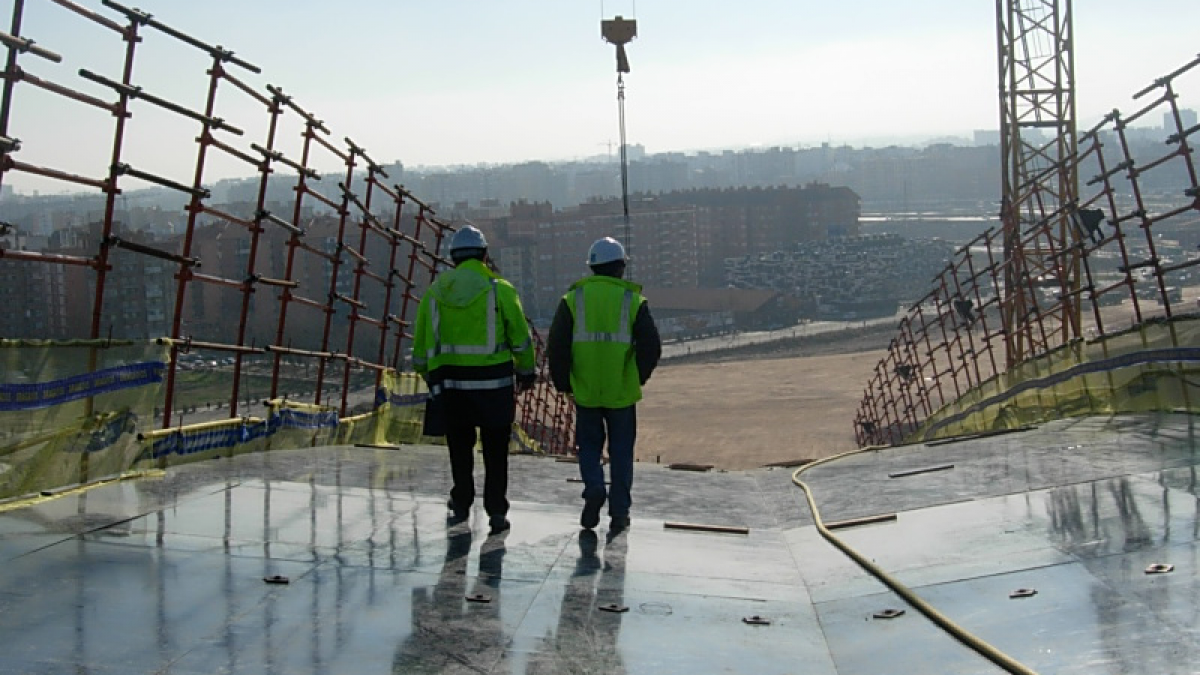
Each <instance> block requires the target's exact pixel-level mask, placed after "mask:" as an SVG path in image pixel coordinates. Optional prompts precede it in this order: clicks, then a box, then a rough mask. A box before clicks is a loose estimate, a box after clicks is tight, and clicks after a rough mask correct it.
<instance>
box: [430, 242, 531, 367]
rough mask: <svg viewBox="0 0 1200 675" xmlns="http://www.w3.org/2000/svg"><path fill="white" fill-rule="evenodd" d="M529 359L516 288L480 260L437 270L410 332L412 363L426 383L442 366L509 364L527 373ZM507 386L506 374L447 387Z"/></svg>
mask: <svg viewBox="0 0 1200 675" xmlns="http://www.w3.org/2000/svg"><path fill="white" fill-rule="evenodd" d="M534 357H535V354H534V347H533V338H532V336H531V335H530V332H529V323H528V322H527V321H526V320H525V311H524V310H523V309H522V307H521V301H520V299H519V298H518V297H517V291H516V289H515V288H513V286H512V284H510V283H508V282H507V281H505V280H504V279H501V278H500V277H499V276H497V275H496V274H495V273H494V272H492V271H491V270H490V269H488V268H487V266H485V265H484V264H483V263H482V262H480V261H478V260H465V261H463V262H462V263H460V264H459V265H458V266H457V267H455V268H454V269H451V270H447V271H445V272H442V273H441V274H439V275H438V277H437V279H436V280H435V281H434V283H433V285H432V286H430V288H429V290H428V291H426V293H425V295H424V296H422V298H421V304H420V306H419V307H418V308H417V320H416V324H415V327H414V330H413V351H412V363H413V369H414V370H416V371H417V372H418V373H419V374H421V375H422V376H424V377H426V379H427V380H428V379H430V378H429V377H428V376H429V375H430V374H434V373H436V371H437V370H438V369H439V368H442V367H443V366H496V365H501V364H506V363H509V362H514V366H515V370H516V372H517V373H519V374H527V373H532V372H534ZM435 379H437V378H435ZM511 384H513V378H512V376H511V374H509V375H508V376H506V377H498V378H492V379H488V380H486V381H484V380H478V381H466V382H462V383H455V382H451V383H446V386H447V387H448V388H454V389H498V388H500V387H503V386H508V385H511Z"/></svg>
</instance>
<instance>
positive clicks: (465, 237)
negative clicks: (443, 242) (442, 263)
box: [450, 225, 488, 253]
mask: <svg viewBox="0 0 1200 675" xmlns="http://www.w3.org/2000/svg"><path fill="white" fill-rule="evenodd" d="M487 245H488V244H487V239H485V238H484V236H483V233H482V232H480V231H479V230H478V229H477V228H475V227H472V226H470V225H467V226H466V227H464V228H462V229H461V230H459V231H458V232H455V233H454V236H453V237H451V238H450V252H451V253H454V252H455V251H461V250H462V249H467V248H480V249H483V248H487Z"/></svg>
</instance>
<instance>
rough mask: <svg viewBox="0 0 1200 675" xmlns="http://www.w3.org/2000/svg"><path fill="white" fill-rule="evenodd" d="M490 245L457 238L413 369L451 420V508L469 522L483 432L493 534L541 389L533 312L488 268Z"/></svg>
mask: <svg viewBox="0 0 1200 675" xmlns="http://www.w3.org/2000/svg"><path fill="white" fill-rule="evenodd" d="M486 257H487V240H486V239H484V237H483V233H482V232H480V231H479V230H477V229H475V228H474V227H470V226H467V227H464V228H463V229H461V230H459V231H457V232H455V233H454V237H453V238H452V239H451V240H450V258H451V260H453V261H454V265H455V266H454V269H451V270H447V271H445V272H442V273H441V274H439V275H438V277H437V280H435V281H434V283H433V285H432V286H431V287H430V288H429V290H428V292H426V293H425V295H424V296H423V297H422V298H421V305H420V307H419V308H418V310H417V320H416V326H415V329H414V334H413V353H412V362H413V368H414V369H415V370H416V371H417V372H418V373H420V375H421V376H422V377H423V378H425V381H426V382H427V383H428V385H429V393H430V395H431V396H432V397H433V398H434V399H435V400H436V401H437V404H438V406H440V408H441V411H442V413H443V415H444V422H445V435H446V445H447V446H449V449H450V472H451V474H452V476H453V480H454V487H453V488H452V489H451V490H450V501H449V502H448V506H449V508H450V511H451V515H452V517H453V519H454V520H456V521H462V520H466V519H467V516H468V515H469V514H470V508H471V503H472V502H473V501H474V499H475V481H474V476H473V475H472V474H473V470H474V449H475V441H476V438H477V436H476V429H478V430H479V434H478V439H479V441H480V443H481V445H482V446H483V464H484V470H485V474H486V475H485V477H484V485H483V507H484V509H485V510H486V511H487V514H488V517H489V525H490V527H491V532H492V533H493V534H495V533H497V532H502V531H504V530H507V529H508V527H509V523H508V519H507V517H506V516H507V514H508V498H507V493H508V440H509V437H510V434H511V429H512V424H513V420H514V419H515V416H516V402H515V400H514V398H513V387H514V373H515V375H516V377H515V386H516V387H517V389H518V391H520V390H523V389H525V388H527V387H530V386H532V385H533V382H534V379H535V375H534V351H533V341H532V338H531V337H530V333H529V324H528V322H527V321H526V319H525V311H524V310H523V309H522V308H521V301H520V299H519V298H518V297H517V291H516V289H514V288H513V286H512V284H510V283H508V282H507V281H505V280H504V279H501V278H500V277H499V276H497V275H496V274H495V273H494V272H492V271H491V270H490V269H488V267H487V266H486V265H485V264H484V260H485V258H486Z"/></svg>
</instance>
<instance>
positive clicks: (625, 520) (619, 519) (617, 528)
mask: <svg viewBox="0 0 1200 675" xmlns="http://www.w3.org/2000/svg"><path fill="white" fill-rule="evenodd" d="M628 529H629V516H613V517H612V520H610V521H609V522H608V532H609V534H620V533H621V532H624V531H625V530H628Z"/></svg>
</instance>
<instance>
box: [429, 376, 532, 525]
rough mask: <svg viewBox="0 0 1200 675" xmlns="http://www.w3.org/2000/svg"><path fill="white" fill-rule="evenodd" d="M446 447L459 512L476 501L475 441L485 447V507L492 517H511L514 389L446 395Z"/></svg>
mask: <svg viewBox="0 0 1200 675" xmlns="http://www.w3.org/2000/svg"><path fill="white" fill-rule="evenodd" d="M443 395H444V396H445V403H446V445H447V446H448V447H449V449H450V475H451V477H452V478H453V480H454V487H453V488H451V490H450V498H451V499H453V500H454V506H455V508H458V509H463V510H465V509H467V508H469V507H470V506H471V504H472V503H473V502H474V501H475V476H474V471H475V442H476V440H478V441H480V442H481V445H482V446H483V469H484V479H483V508H484V510H485V511H487V514H488V515H489V516H504V515H507V514H508V442H509V439H510V438H511V437H512V421H513V409H514V408H515V404H514V402H513V390H512V387H505V388H503V389H499V390H489V391H487V392H486V394H485V393H484V392H474V391H454V390H448V391H445V392H443Z"/></svg>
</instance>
